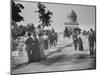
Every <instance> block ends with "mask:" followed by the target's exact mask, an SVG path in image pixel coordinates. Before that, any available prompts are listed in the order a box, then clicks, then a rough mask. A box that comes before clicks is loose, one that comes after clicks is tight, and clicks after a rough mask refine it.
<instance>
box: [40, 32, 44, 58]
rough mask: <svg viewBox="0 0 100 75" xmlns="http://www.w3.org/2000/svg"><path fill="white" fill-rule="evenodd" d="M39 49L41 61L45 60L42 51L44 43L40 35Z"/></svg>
mask: <svg viewBox="0 0 100 75" xmlns="http://www.w3.org/2000/svg"><path fill="white" fill-rule="evenodd" d="M39 48H40V55H41V59H42V60H44V59H46V56H45V53H44V50H45V41H44V39H43V37H42V33H40V34H39Z"/></svg>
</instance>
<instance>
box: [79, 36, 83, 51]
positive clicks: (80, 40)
mask: <svg viewBox="0 0 100 75" xmlns="http://www.w3.org/2000/svg"><path fill="white" fill-rule="evenodd" d="M78 46H79V51H83V49H84V48H83V41H82V39H81V37H80V34H79V36H78Z"/></svg>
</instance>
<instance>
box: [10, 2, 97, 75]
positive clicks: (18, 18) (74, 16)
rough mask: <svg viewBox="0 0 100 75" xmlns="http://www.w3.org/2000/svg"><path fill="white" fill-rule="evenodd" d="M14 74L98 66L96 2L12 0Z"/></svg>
mask: <svg viewBox="0 0 100 75" xmlns="http://www.w3.org/2000/svg"><path fill="white" fill-rule="evenodd" d="M10 27H11V29H10V30H11V74H12V75H13V74H32V73H45V72H61V71H62V72H63V71H79V70H95V69H96V6H94V5H79V4H65V3H49V2H36V1H24V0H21V1H20V0H11V26H10Z"/></svg>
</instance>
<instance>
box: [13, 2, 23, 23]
mask: <svg viewBox="0 0 100 75" xmlns="http://www.w3.org/2000/svg"><path fill="white" fill-rule="evenodd" d="M21 9H24V6H23V5H22V4H19V3H17V4H16V3H15V2H14V1H13V0H12V1H11V10H12V16H11V19H12V20H13V21H15V22H20V21H21V20H24V19H23V17H22V16H21V15H20V14H19V13H20V12H21Z"/></svg>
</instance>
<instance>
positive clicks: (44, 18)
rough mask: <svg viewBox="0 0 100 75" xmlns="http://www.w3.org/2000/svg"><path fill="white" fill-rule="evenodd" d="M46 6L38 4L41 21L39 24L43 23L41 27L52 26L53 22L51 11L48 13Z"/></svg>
mask: <svg viewBox="0 0 100 75" xmlns="http://www.w3.org/2000/svg"><path fill="white" fill-rule="evenodd" d="M45 8H46V7H45V5H43V4H41V3H40V2H39V3H38V9H39V10H38V11H36V12H38V13H39V19H40V21H39V22H42V23H41V25H43V27H44V26H50V25H51V24H50V22H52V20H51V15H52V12H50V11H49V10H48V11H47V12H46V10H45Z"/></svg>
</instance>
